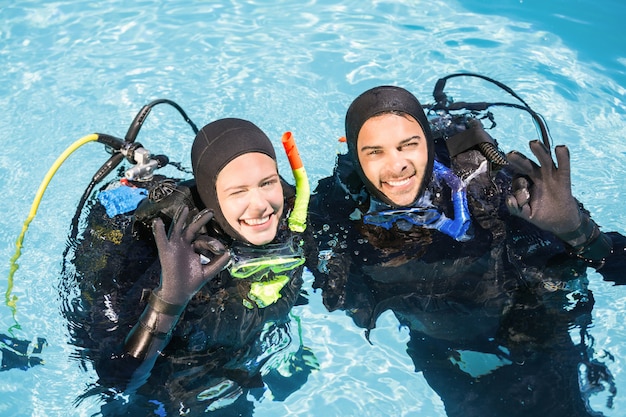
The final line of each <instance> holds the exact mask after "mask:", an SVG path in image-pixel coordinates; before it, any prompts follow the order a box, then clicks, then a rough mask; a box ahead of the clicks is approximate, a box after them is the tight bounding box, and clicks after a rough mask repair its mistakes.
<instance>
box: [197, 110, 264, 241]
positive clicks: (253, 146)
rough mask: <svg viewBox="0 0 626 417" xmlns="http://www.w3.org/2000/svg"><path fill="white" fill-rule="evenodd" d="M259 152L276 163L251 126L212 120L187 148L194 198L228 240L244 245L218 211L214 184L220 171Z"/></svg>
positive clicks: (260, 133)
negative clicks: (189, 155)
mask: <svg viewBox="0 0 626 417" xmlns="http://www.w3.org/2000/svg"><path fill="white" fill-rule="evenodd" d="M252 152H259V153H262V154H265V155H267V156H269V157H270V158H272V159H273V160H274V161H276V153H275V151H274V147H273V146H272V142H271V141H270V139H269V138H268V137H267V135H266V134H265V133H263V131H262V130H261V129H259V128H258V127H257V126H256V125H255V124H253V123H251V122H249V121H247V120H242V119H235V118H228V119H220V120H216V121H214V122H212V123H209V124H208V125H206V126H204V127H203V128H202V129H201V130H200V131H199V132H198V134H197V135H196V139H195V140H194V142H193V146H192V147H191V166H192V169H193V174H194V177H195V179H196V187H197V190H198V194H199V195H200V198H201V199H202V202H203V203H204V205H205V207H207V208H210V209H213V210H214V212H215V217H214V218H215V221H216V222H217V224H218V225H219V226H220V228H221V229H222V230H223V231H224V232H225V233H226V234H228V235H229V236H230V237H231V238H233V239H236V240H239V241H242V242H247V240H246V239H245V238H244V237H243V236H241V235H240V234H239V233H237V232H236V231H235V229H233V228H232V227H231V226H230V224H228V221H226V218H225V217H224V214H223V213H222V209H221V207H220V204H219V201H218V199H217V190H216V188H215V183H216V181H217V176H218V174H219V173H220V171H221V170H222V169H224V167H225V166H226V165H227V164H228V163H229V162H230V161H232V160H233V159H235V158H237V157H238V156H241V155H243V154H246V153H252Z"/></svg>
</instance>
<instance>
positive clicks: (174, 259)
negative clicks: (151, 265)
mask: <svg viewBox="0 0 626 417" xmlns="http://www.w3.org/2000/svg"><path fill="white" fill-rule="evenodd" d="M188 213H189V208H188V207H186V206H183V207H182V208H181V209H179V211H178V212H177V214H176V215H175V216H174V219H173V222H172V227H171V229H170V234H169V237H168V236H167V235H166V233H165V226H164V225H163V221H162V220H161V219H158V218H157V219H156V220H155V221H154V222H153V223H152V230H153V233H154V237H155V240H156V244H157V249H158V251H159V260H160V262H161V285H160V286H159V288H157V289H156V290H155V295H156V296H158V297H159V298H160V299H162V300H163V301H165V302H167V303H170V304H174V305H186V304H187V303H188V302H189V300H190V299H191V298H192V297H193V296H194V294H195V293H196V292H198V290H200V288H202V286H204V284H206V283H207V282H208V281H210V280H211V279H213V278H214V277H215V276H216V275H217V274H218V273H219V272H220V271H221V270H222V269H223V268H224V267H225V266H226V264H227V263H228V261H229V257H230V255H229V252H228V251H227V250H226V248H225V247H224V245H223V244H222V243H221V242H220V241H219V240H217V239H214V238H212V237H209V236H207V235H200V234H199V233H200V229H202V227H204V226H205V225H206V224H207V223H208V222H209V221H210V220H211V219H212V218H213V211H211V210H206V209H205V210H203V211H202V212H200V213H199V214H198V215H197V216H195V217H194V218H193V220H192V221H191V223H190V224H189V225H185V221H186V220H187V215H188ZM199 251H202V252H203V253H209V252H210V253H212V254H213V255H215V256H213V257H212V258H209V263H207V264H204V263H203V262H202V261H201V259H200V254H199Z"/></svg>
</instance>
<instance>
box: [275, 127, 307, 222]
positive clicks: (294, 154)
mask: <svg viewBox="0 0 626 417" xmlns="http://www.w3.org/2000/svg"><path fill="white" fill-rule="evenodd" d="M282 142H283V147H284V148H285V153H286V154H287V158H288V159H289V165H291V171H292V172H293V177H294V179H295V180H296V201H295V204H294V206H293V210H292V211H291V214H290V215H289V228H290V229H291V230H292V231H293V232H297V233H302V232H304V230H305V229H306V217H307V214H308V211H309V198H310V194H311V187H310V186H309V178H308V177H307V175H306V170H305V169H304V165H303V164H302V159H301V158H300V153H299V152H298V147H297V146H296V141H295V139H294V138H293V135H292V134H291V132H285V133H284V134H283V138H282Z"/></svg>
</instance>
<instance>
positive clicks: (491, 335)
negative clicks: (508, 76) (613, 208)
mask: <svg viewBox="0 0 626 417" xmlns="http://www.w3.org/2000/svg"><path fill="white" fill-rule="evenodd" d="M443 161H445V162H446V163H447V164H451V167H452V168H453V171H454V172H455V173H456V174H457V175H458V176H459V177H460V178H462V179H467V178H468V176H470V175H472V174H475V173H476V172H477V169H478V168H479V167H480V166H481V164H483V163H484V162H485V158H484V157H483V155H482V154H481V153H480V152H478V151H477V150H470V151H467V152H464V153H462V154H460V155H458V156H457V157H455V158H453V160H452V161H451V162H450V161H449V160H446V159H445V157H444V158H442V162H443ZM510 186H511V175H510V173H509V172H507V170H506V169H502V170H499V171H497V172H496V171H494V172H492V171H490V170H487V171H486V172H483V173H482V174H480V175H477V176H475V177H474V179H472V180H471V181H470V182H469V183H468V187H467V195H468V205H469V209H470V212H471V219H472V233H473V238H472V239H470V240H469V241H466V242H459V241H456V240H455V239H453V238H452V237H450V236H448V235H446V234H444V233H441V232H439V231H438V230H432V229H425V228H423V227H419V226H413V227H412V228H411V229H410V230H408V231H404V230H400V229H399V228H398V227H397V224H394V226H393V227H392V228H391V229H390V230H386V229H384V228H383V227H379V226H373V225H367V224H364V222H363V220H362V219H361V217H362V215H363V214H364V213H365V212H366V211H367V209H368V207H369V196H368V194H367V193H366V192H365V190H364V188H363V184H362V183H361V181H360V180H359V177H358V175H357V174H356V173H355V171H354V169H353V167H352V163H351V161H350V159H349V158H348V157H347V156H346V155H340V156H339V158H338V163H337V167H336V170H335V172H334V175H333V176H331V177H328V178H325V179H323V180H321V181H320V183H319V185H318V187H317V189H316V193H315V194H314V196H313V198H312V202H311V206H310V210H309V216H310V220H311V226H312V229H313V230H314V237H315V239H316V241H317V245H318V249H319V253H318V256H317V259H315V257H312V258H313V259H311V260H310V263H311V265H310V267H311V269H312V271H313V272H314V275H315V282H314V287H315V288H319V289H321V290H322V296H323V300H324V304H325V305H326V307H327V308H328V309H329V310H330V311H333V310H337V309H340V310H344V311H346V313H347V314H349V315H350V316H351V317H352V318H353V320H354V322H355V323H356V324H357V325H358V326H360V327H362V328H364V329H367V333H369V331H370V330H371V329H373V328H374V327H375V325H376V319H377V317H379V316H380V314H381V313H382V312H384V311H386V310H392V311H393V312H394V314H395V315H396V317H397V318H398V320H399V322H400V323H401V324H402V325H405V326H407V327H408V328H409V330H410V341H409V342H408V344H407V352H408V354H409V355H410V357H411V358H412V360H413V362H414V364H415V369H416V371H420V372H422V373H423V375H424V377H425V378H426V380H427V381H428V383H429V384H430V386H431V387H432V388H433V389H434V390H435V391H436V392H437V393H438V395H439V396H440V397H441V399H442V400H443V402H444V404H445V408H446V412H447V414H448V415H449V416H450V417H457V416H458V417H461V416H462V417H474V416H475V417H479V416H480V417H487V416H494V417H495V416H497V417H511V416H525V417H526V416H542V417H563V416H568V417H570V416H590V415H593V414H592V413H591V412H589V411H588V410H587V409H586V403H585V399H584V395H585V393H581V389H580V388H579V383H578V381H579V372H578V369H579V365H580V364H584V365H586V367H587V368H586V369H588V370H589V372H586V374H585V376H586V377H588V381H587V382H588V384H589V385H588V386H587V387H585V389H593V387H594V386H595V387H597V386H599V385H600V383H601V382H602V383H606V384H608V385H610V384H612V380H611V378H610V373H608V372H606V368H605V366H604V365H603V364H600V363H597V362H595V361H594V360H592V359H590V353H589V349H590V348H589V347H588V346H587V344H586V339H585V337H586V336H587V331H586V329H587V326H588V325H589V324H590V322H591V314H590V313H591V309H592V306H593V296H592V293H591V291H589V290H588V289H587V277H586V273H585V271H586V268H587V267H588V263H587V262H586V261H584V260H582V259H579V258H577V257H575V256H573V255H571V254H570V253H569V251H568V248H566V247H565V245H564V244H563V243H562V242H561V241H560V240H559V239H557V238H556V237H555V236H554V235H552V234H550V233H547V232H544V231H542V230H539V229H538V228H536V227H534V226H533V225H531V224H529V223H527V222H525V221H524V220H522V219H520V218H517V217H513V216H511V215H509V213H508V210H507V209H506V205H505V201H504V196H505V195H507V193H508V191H509V190H510ZM428 189H429V192H431V193H432V196H433V203H434V204H435V205H436V206H437V207H439V209H440V210H441V211H443V212H444V213H446V214H447V215H448V217H451V218H452V217H453V214H452V207H451V203H450V201H451V200H450V190H449V189H448V187H447V186H446V184H436V183H435V181H434V180H433V181H431V183H430V184H429V186H428ZM611 237H612V238H613V239H614V240H615V247H616V248H617V247H619V248H620V249H619V251H618V252H619V253H617V255H616V257H615V258H616V259H609V260H608V261H607V265H606V266H605V267H604V268H602V269H600V272H603V270H604V271H607V272H608V271H618V270H620V269H622V270H623V267H624V265H625V264H624V256H623V243H624V238H623V237H622V236H621V235H618V234H611ZM617 258H619V259H617ZM316 262H317V265H314V264H315V263H316ZM611 262H612V265H613V267H611V266H610V265H609V263H611ZM607 278H608V279H611V280H616V279H617V280H619V279H620V278H621V277H615V276H611V277H607ZM571 328H574V329H575V330H574V332H578V333H579V335H580V340H577V341H576V342H574V341H572V338H571V337H570V333H569V332H570V329H571ZM480 361H484V363H488V364H490V365H483V368H482V369H481V370H480V371H477V370H475V369H473V370H472V369H470V368H471V365H473V366H474V367H475V366H476V363H480ZM594 378H595V379H594ZM604 379H606V380H604ZM594 384H595V385H594ZM611 394H612V395H613V394H614V393H611Z"/></svg>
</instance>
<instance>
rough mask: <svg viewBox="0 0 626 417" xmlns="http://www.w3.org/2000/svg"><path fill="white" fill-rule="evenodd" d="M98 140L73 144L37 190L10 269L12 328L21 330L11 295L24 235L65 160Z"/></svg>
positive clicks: (87, 138) (89, 138)
mask: <svg viewBox="0 0 626 417" xmlns="http://www.w3.org/2000/svg"><path fill="white" fill-rule="evenodd" d="M97 140H98V135H97V134H95V133H93V134H91V135H87V136H84V137H82V138H80V139H79V140H77V141H76V142H74V143H73V144H71V145H70V146H69V147H68V148H67V149H66V150H65V151H64V152H63V153H62V154H61V155H60V156H59V157H58V158H57V160H56V161H55V162H54V164H52V167H50V169H49V170H48V173H47V174H46V176H45V177H44V179H43V181H42V182H41V185H40V186H39V189H38V190H37V194H36V195H35V199H34V201H33V204H32V206H31V208H30V212H29V213H28V217H27V218H26V221H25V222H24V225H23V226H22V232H21V233H20V235H19V237H18V238H17V241H16V242H15V246H16V249H15V254H14V255H13V257H12V258H11V263H10V267H9V281H8V285H7V291H6V294H5V303H6V305H7V306H8V307H9V308H10V309H11V311H12V315H13V320H14V321H15V325H14V326H12V328H18V329H19V328H21V327H20V325H19V323H18V322H17V320H16V318H15V316H16V313H17V296H16V295H12V294H11V293H12V291H13V276H14V275H15V272H16V271H17V269H18V268H19V266H18V264H17V260H18V259H19V257H20V255H21V253H22V242H23V241H24V235H25V234H26V231H27V230H28V226H29V225H30V223H31V222H32V221H33V219H34V218H35V215H36V214H37V209H39V203H41V199H42V198H43V194H44V193H45V191H46V188H47V187H48V184H49V183H50V181H51V180H52V177H53V176H54V174H55V173H56V172H57V170H58V169H59V167H60V166H61V165H62V164H63V162H65V160H66V159H67V158H68V157H69V156H70V155H71V154H72V153H73V152H74V151H75V150H76V149H78V148H80V147H81V146H83V145H84V144H86V143H88V142H93V141H97Z"/></svg>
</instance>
